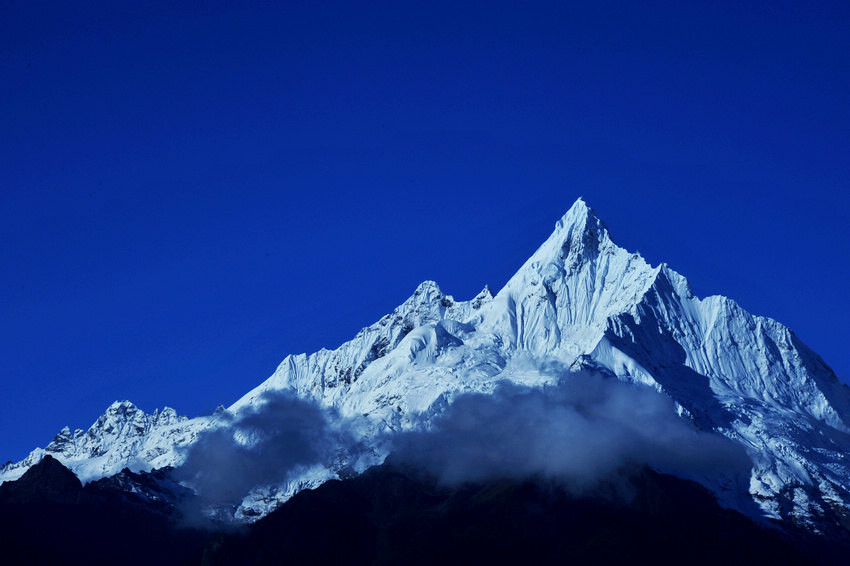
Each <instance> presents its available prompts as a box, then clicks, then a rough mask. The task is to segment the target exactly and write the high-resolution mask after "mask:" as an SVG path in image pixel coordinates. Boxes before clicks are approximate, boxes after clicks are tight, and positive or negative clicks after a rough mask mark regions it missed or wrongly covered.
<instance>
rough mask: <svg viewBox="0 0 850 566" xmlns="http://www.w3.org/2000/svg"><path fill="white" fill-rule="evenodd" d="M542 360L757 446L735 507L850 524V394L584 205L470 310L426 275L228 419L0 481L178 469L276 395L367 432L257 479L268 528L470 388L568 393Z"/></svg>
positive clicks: (171, 417) (140, 424)
mask: <svg viewBox="0 0 850 566" xmlns="http://www.w3.org/2000/svg"><path fill="white" fill-rule="evenodd" d="M544 362H556V363H557V364H560V365H561V366H563V367H566V368H571V369H572V370H580V369H582V368H593V369H594V370H597V371H605V372H607V373H609V374H611V375H612V376H616V378H617V379H619V380H622V381H625V382H630V383H634V384H638V385H641V386H645V387H649V388H651V389H653V390H655V391H657V392H658V393H659V394H661V395H664V396H667V397H669V398H670V399H671V400H672V402H673V406H674V407H675V412H676V413H677V414H678V415H679V417H680V418H681V419H683V420H684V421H686V422H688V423H691V424H692V426H693V427H695V428H696V429H698V430H701V431H709V432H712V433H716V434H720V435H722V436H724V437H726V438H728V439H730V440H731V441H733V442H735V443H737V444H738V445H740V446H741V447H743V448H744V449H745V450H746V453H747V455H748V456H749V458H750V459H751V460H752V468H751V471H750V474H749V479H748V482H747V483H746V485H744V486H743V487H741V486H737V485H730V484H729V482H728V479H726V478H716V477H715V478H711V477H704V478H698V479H699V480H700V481H702V483H704V484H706V485H707V486H708V487H710V488H712V489H713V490H714V491H715V493H716V494H717V495H718V497H719V499H720V500H721V501H723V502H725V503H726V504H728V505H730V506H733V507H734V506H737V507H739V508H740V507H741V505H736V503H735V498H736V497H739V496H745V497H746V498H747V499H748V501H749V502H750V503H752V504H754V506H755V508H756V509H757V513H758V514H759V515H760V516H762V517H767V518H774V519H781V520H787V521H791V522H793V523H794V524H795V525H798V526H801V527H803V528H806V529H808V530H810V531H813V532H819V533H823V534H829V533H830V532H833V531H834V530H835V529H843V528H844V527H842V526H841V525H842V524H846V521H847V520H848V519H850V515H848V503H850V491H848V487H847V486H850V465H848V464H849V463H848V459H847V456H848V454H850V428H848V427H850V388H848V387H847V386H846V385H843V384H842V383H841V382H840V381H839V380H838V378H837V376H836V375H835V373H834V372H833V371H832V370H831V369H830V368H829V366H828V365H827V364H826V363H825V362H824V361H823V360H822V359H821V358H820V357H819V356H818V355H817V354H816V353H815V352H813V351H812V350H811V349H809V348H808V347H807V346H805V345H804V344H803V343H802V342H801V341H800V340H799V338H797V337H796V335H795V334H794V333H793V332H792V331H791V330H789V329H788V328H787V327H785V326H783V325H782V324H780V323H778V322H776V321H774V320H772V319H769V318H765V317H760V316H755V315H752V314H750V313H748V312H746V311H745V310H744V309H742V308H741V307H740V306H739V305H737V304H736V303H735V302H734V301H733V300H731V299H728V298H726V297H721V296H711V297H706V298H702V299H701V298H699V297H696V296H695V295H694V293H693V292H692V291H691V288H690V286H689V284H688V281H687V280H686V279H685V277H683V276H682V275H680V274H678V273H677V272H676V271H674V270H673V269H671V268H670V267H669V266H667V265H666V264H661V265H658V266H655V267H653V266H651V265H649V264H648V263H647V262H646V261H645V260H644V259H643V258H642V257H641V256H640V255H639V254H637V253H631V252H628V251H626V250H624V249H623V248H620V247H619V246H617V245H616V244H615V243H614V241H613V240H612V238H611V236H610V233H609V230H608V228H607V227H606V226H605V224H604V223H603V222H602V221H601V220H600V219H599V218H598V216H597V215H596V213H595V212H594V211H593V210H592V209H591V208H590V207H589V206H588V205H587V204H586V203H585V202H584V201H583V200H582V199H579V200H578V201H576V203H575V204H574V205H573V206H572V207H571V208H570V210H569V211H568V212H567V213H566V214H565V215H564V216H563V217H562V218H561V219H560V220H559V221H558V222H557V223H556V225H555V229H554V231H553V232H552V234H551V236H550V237H549V238H548V239H547V240H546V241H545V242H544V243H543V244H542V245H541V246H540V248H539V249H538V250H537V251H536V252H535V253H534V254H533V255H532V256H531V257H530V258H529V259H528V260H527V261H526V262H525V264H524V265H522V267H520V269H519V270H518V271H517V272H516V274H514V276H513V277H511V278H510V280H509V281H508V282H507V284H506V285H505V286H504V287H503V288H502V289H501V290H500V291H499V292H498V293H496V294H495V295H493V293H492V292H491V290H490V289H489V288H488V287H485V288H484V289H483V290H482V291H481V292H480V293H479V294H478V295H476V296H475V297H474V298H472V299H470V300H468V301H458V300H456V299H455V298H454V297H452V296H451V295H447V294H445V293H443V291H442V290H441V289H440V287H439V286H438V285H437V283H435V282H433V281H426V282H424V283H422V284H421V285H419V287H418V288H417V289H416V290H415V292H414V293H413V295H412V296H411V297H410V298H409V299H408V300H406V301H405V302H404V303H403V304H401V305H400V306H399V307H397V308H396V309H395V310H394V311H393V312H391V313H390V314H388V315H386V316H384V317H383V318H381V319H380V320H379V321H377V322H376V323H374V324H372V325H370V326H367V327H365V328H363V329H362V330H361V331H360V332H359V333H358V334H357V335H356V336H355V337H354V338H353V339H352V340H351V341H349V342H346V343H344V344H342V345H341V346H340V347H338V348H337V349H335V350H326V349H323V350H320V351H318V352H315V353H312V354H298V355H290V356H287V357H286V358H285V359H284V360H283V361H282V362H281V364H280V365H279V366H278V368H277V369H276V370H275V372H274V373H273V374H272V376H271V377H269V378H268V379H267V380H266V381H264V382H262V383H261V384H259V385H258V386H257V387H256V388H255V389H253V390H252V391H249V392H248V393H247V394H245V395H244V396H243V397H242V398H241V399H239V400H237V401H236V402H235V403H233V404H232V405H231V406H230V407H228V408H227V409H220V410H218V411H217V412H216V413H215V414H213V415H206V416H201V417H196V418H192V419H189V418H186V417H179V416H177V414H176V412H175V411H173V410H172V409H167V408H166V409H164V410H163V411H162V412H155V413H154V414H153V415H146V414H144V413H143V412H142V411H140V410H139V409H138V408H136V407H135V406H133V405H132V404H131V403H129V402H126V401H124V402H116V403H115V404H113V405H112V406H110V407H109V408H108V409H107V411H106V413H105V414H104V415H103V416H101V417H100V418H99V419H98V420H97V421H96V422H95V423H94V424H93V425H92V427H91V428H90V429H89V430H88V431H86V432H83V431H81V430H78V431H75V432H73V433H72V432H71V431H70V430H68V429H64V430H63V431H61V432H60V433H59V434H58V435H57V436H56V438H55V439H54V440H53V441H52V442H51V443H50V444H48V445H47V446H46V447H45V448H37V449H35V450H34V451H33V452H32V453H31V454H30V455H29V456H28V457H27V458H25V459H24V460H22V461H21V462H17V463H10V464H7V465H5V466H4V467H2V468H0V482H2V481H9V480H13V479H16V478H17V477H19V476H20V475H21V474H23V473H24V471H25V470H26V469H28V467H29V466H32V465H33V464H35V463H37V462H38V461H39V460H40V459H41V458H42V457H43V456H44V455H45V454H48V453H49V454H51V455H53V456H54V457H56V458H57V459H58V460H60V461H61V462H62V463H63V464H65V465H66V466H68V467H69V468H70V469H72V470H73V471H74V472H75V473H77V475H78V476H79V477H80V478H81V479H83V480H84V481H86V480H92V479H97V478H100V477H104V476H108V475H112V474H115V473H118V472H119V471H120V470H121V469H123V468H125V467H129V468H131V469H133V470H150V469H154V468H161V467H165V466H174V467H179V466H180V465H181V464H182V463H183V462H184V460H185V458H186V454H187V452H188V451H189V449H190V448H191V446H193V445H194V444H195V443H196V442H197V441H198V438H200V437H201V436H202V435H204V434H205V433H207V432H209V431H212V430H221V429H225V430H230V429H231V428H232V429H233V434H234V435H236V436H238V435H239V434H240V432H239V430H238V427H237V426H236V424H235V423H238V422H239V419H240V415H247V414H251V413H252V412H256V411H259V410H261V409H262V407H263V405H264V404H265V403H266V402H267V399H268V398H269V395H271V394H274V393H275V392H282V391H285V392H289V393H291V394H292V395H295V396H296V397H297V398H299V399H304V400H307V401H310V402H312V403H316V404H318V405H319V406H321V407H324V408H326V409H327V410H328V411H329V414H333V415H334V418H337V419H344V420H345V422H346V423H349V424H351V426H353V427H354V430H355V433H356V435H357V436H358V438H359V439H361V441H362V443H363V444H364V445H365V446H367V447H368V450H366V451H365V452H364V453H361V454H359V455H358V456H357V459H356V460H353V459H351V458H348V459H346V457H345V456H343V457H341V458H336V459H335V460H334V461H328V462H322V463H318V464H317V465H315V466H312V467H307V468H303V469H301V470H299V472H298V473H297V474H294V475H292V476H291V477H289V478H287V480H286V481H285V482H282V483H279V484H277V485H260V486H256V488H255V489H253V490H252V491H251V492H250V493H248V494H246V496H245V498H244V499H243V501H242V502H241V503H240V505H239V507H238V509H236V510H235V511H234V514H233V516H234V517H235V518H236V519H238V520H253V519H255V518H257V517H260V516H263V515H265V514H267V513H268V512H270V511H271V510H273V509H274V508H275V507H276V506H278V505H279V504H280V503H281V502H283V501H285V500H287V499H288V498H289V497H291V496H292V495H293V494H294V493H296V492H297V491H300V490H302V489H305V488H309V487H314V486H316V485H319V484H321V483H322V482H324V481H326V480H328V479H331V478H335V477H339V476H341V475H343V474H344V473H350V472H351V471H352V470H353V471H354V472H359V471H362V470H363V469H365V468H366V467H368V466H369V465H371V464H374V463H380V462H381V461H382V459H383V458H384V457H385V456H386V455H387V450H388V448H387V446H386V444H385V443H384V440H385V439H386V438H389V437H392V435H393V434H397V433H402V432H405V431H412V430H422V429H427V428H428V426H429V423H430V422H431V421H432V420H433V419H434V418H435V417H436V416H437V415H439V414H440V413H441V412H442V411H443V410H444V408H445V407H446V406H448V405H450V404H451V403H452V402H453V401H454V400H455V399H457V398H458V396H461V395H465V394H470V393H475V394H488V393H492V392H493V391H495V390H496V389H497V387H499V385H500V384H501V383H505V382H510V383H514V384H519V385H522V386H526V387H532V388H535V387H546V386H549V385H552V384H553V383H554V380H555V379H556V378H555V377H554V376H553V375H552V374H551V373H549V372H546V371H541V370H540V368H541V367H542V365H543V363H544ZM243 440H244V439H243ZM741 491H743V493H736V492H741ZM751 514H752V513H751Z"/></svg>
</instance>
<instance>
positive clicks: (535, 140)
mask: <svg viewBox="0 0 850 566" xmlns="http://www.w3.org/2000/svg"><path fill="white" fill-rule="evenodd" d="M68 4H71V3H68V2H56V3H38V2H7V1H4V2H2V3H0V243H2V245H0V265H2V276H1V277H0V359H2V369H0V371H2V381H0V460H2V461H5V460H6V459H19V458H21V457H23V456H24V455H25V454H26V453H27V452H28V450H30V449H31V448H33V447H35V446H36V445H39V446H43V445H44V444H46V443H47V442H49V441H50V439H51V438H52V437H53V435H54V434H55V433H56V432H57V431H58V430H59V429H60V428H61V427H62V426H64V425H69V426H71V427H72V428H75V427H79V428H87V427H88V426H89V425H90V424H91V423H92V422H93V421H94V420H95V419H96V417H97V416H98V415H99V414H100V413H101V412H102V411H103V410H104V409H105V408H106V406H107V405H108V404H109V403H111V402H112V401H114V400H116V399H130V400H132V401H133V402H135V403H136V404H137V405H139V406H140V407H141V408H143V409H144V410H145V411H152V410H153V409H154V408H156V407H162V406H163V405H170V406H173V407H175V408H176V409H177V410H178V411H179V412H181V413H185V414H189V415H197V414H200V413H205V412H209V411H212V410H213V409H214V408H215V407H216V405H218V404H219V403H222V404H225V405H227V404H229V403H232V402H233V401H235V400H236V399H237V398H238V397H239V396H241V395H242V394H243V393H245V392H247V391H248V390H249V389H250V388H252V387H253V386H255V385H257V384H258V383H260V382H261V381H262V380H263V379H265V378H266V377H267V376H268V375H270V374H271V373H272V371H273V370H274V368H275V366H276V365H277V363H278V362H279V361H280V360H281V359H282V358H283V357H284V356H285V355H286V354H287V353H297V352H304V351H307V352H311V351H315V350H317V349H319V348H321V347H328V348H333V347H336V346H337V345H338V344H340V343H341V342H343V341H344V340H346V339H348V338H351V337H352V336H353V335H354V334H355V333H356V332H357V331H358V330H359V329H360V328H361V327H362V326H365V325H367V324H370V323H372V322H374V321H375V320H377V319H378V318H380V317H381V316H382V315H383V314H385V313H387V312H389V311H390V310H392V309H393V308H394V307H395V306H396V305H397V304H399V303H400V302H402V301H403V300H404V299H405V298H406V297H407V296H408V295H409V294H410V293H411V292H412V291H413V289H414V288H415V287H416V285H417V284H418V283H419V282H420V281H422V280H424V279H434V280H436V281H438V282H439V283H440V285H441V287H442V288H443V290H444V291H445V292H447V293H451V294H453V295H455V297H456V298H458V299H467V298H470V297H472V296H473V295H474V294H475V293H477V292H478V291H479V290H480V289H481V288H482V287H483V286H484V284H490V285H491V287H493V288H494V289H498V288H500V287H501V286H502V285H503V284H504V283H505V281H507V279H508V278H509V277H510V275H511V274H512V273H513V272H514V271H515V270H516V269H517V268H518V267H519V265H521V264H522V262H523V261H524V260H525V259H526V258H527V257H528V256H529V255H530V254H531V253H532V252H533V251H534V250H535V249H536V247H537V246H538V245H539V244H540V243H541V242H542V241H543V240H544V239H545V238H546V237H547V236H548V234H549V233H550V231H551V229H552V227H553V224H554V222H555V221H556V220H557V219H558V218H559V217H560V216H561V214H563V212H564V211H566V210H567V208H568V207H569V206H570V205H571V204H572V203H573V201H574V200H575V199H576V198H577V197H579V196H584V197H585V199H586V200H587V201H588V202H589V203H590V205H591V206H593V207H594V208H596V209H597V211H598V212H599V213H600V215H601V216H602V218H603V219H604V220H605V221H606V222H607V224H608V225H609V227H610V228H611V231H612V234H613V235H614V238H615V240H616V241H617V242H618V243H619V244H620V245H622V246H624V247H626V248H628V249H630V250H638V251H640V252H641V253H642V254H643V255H644V256H645V257H646V258H647V259H648V260H649V261H650V262H651V263H653V264H657V263H658V262H660V261H667V262H668V263H669V264H670V265H671V266H672V267H673V268H674V269H676V270H678V271H680V272H681V273H683V274H685V275H686V276H688V277H689V278H690V280H691V282H692V285H693V287H694V290H695V291H696V292H697V294H699V295H701V296H704V295H708V294H724V295H728V296H731V297H733V298H735V299H736V300H738V301H739V302H740V303H741V304H742V306H743V307H744V308H746V309H747V310H749V311H751V312H754V313H756V314H763V315H767V316H771V317H773V318H776V319H778V320H780V321H782V322H783V323H785V324H787V325H788V326H790V327H791V328H792V329H794V330H795V332H796V333H797V334H798V335H799V336H800V337H801V339H802V340H803V341H804V342H806V343H807V344H809V345H810V346H811V347H812V348H813V349H815V350H816V351H818V352H819V353H820V354H821V355H822V356H823V357H824V358H825V360H826V361H827V363H829V364H830V365H831V366H832V367H833V368H834V369H835V370H836V371H837V373H838V374H839V375H840V376H841V377H842V378H843V379H844V380H845V381H848V380H850V359H848V356H847V347H846V343H847V340H848V331H847V325H848V321H850V300H848V298H847V293H848V282H850V269H848V259H850V228H848V222H849V221H850V214H848V204H850V191H848V189H850V100H848V98H850V94H849V93H850V10H848V8H847V5H846V3H844V2H841V3H835V4H828V3H814V4H815V5H809V4H810V3H802V2H747V3H741V2H699V3H697V2H695V3H685V2H680V1H676V2H669V3H654V2H653V3H646V2H639V3H632V2H623V3H619V2H618V3H607V2H590V3H585V4H592V7H589V6H575V5H571V4H570V3H563V2H561V3H551V4H537V5H535V4H533V3H531V4H528V3H526V4H523V7H522V8H521V9H520V8H517V7H511V6H510V5H508V4H500V3H487V6H486V7H485V6H484V5H483V3H458V2H450V3H439V2H433V1H430V2H423V3H421V4H413V3H410V2H401V3H398V2H394V3H389V2H388V3H361V2H357V3H343V4H333V3H318V2H305V3H298V4H295V3H286V4H285V5H284V6H274V7H273V6H269V5H257V4H254V5H251V6H248V5H247V3H246V4H244V5H243V4H242V3H238V4H237V3H233V2H228V3H226V4H224V3H222V4H223V5H218V4H215V5H206V4H205V5H204V6H203V7H198V6H182V5H181V6H179V7H175V6H173V3H161V4H158V5H153V4H148V3H129V2H103V3H102V5H97V3H87V7H86V8H79V7H69V6H68ZM352 4H354V5H356V7H352ZM365 4H368V6H366V7H364V5H365ZM564 4H566V5H564ZM635 4H637V6H636V5H635ZM742 4H746V6H742ZM804 4H805V5H804ZM117 5H120V7H119V6H117Z"/></svg>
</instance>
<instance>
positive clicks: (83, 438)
mask: <svg viewBox="0 0 850 566" xmlns="http://www.w3.org/2000/svg"><path fill="white" fill-rule="evenodd" d="M214 420H215V418H214V417H197V418H194V419H190V418H188V417H185V416H179V415H178V414H177V412H176V411H175V410H174V409H172V408H170V407H165V408H164V409H163V410H162V411H161V412H160V411H159V410H155V411H154V412H153V413H152V414H150V415H148V414H145V413H144V411H142V410H141V409H139V408H138V407H136V406H135V405H134V404H133V403H131V402H129V401H115V402H114V403H113V404H112V405H110V406H109V407H108V408H107V409H106V411H105V412H104V413H103V415H101V416H100V417H98V419H97V420H96V421H95V422H94V423H93V424H92V425H91V427H89V429H88V430H87V431H85V432H84V431H82V430H81V429H77V430H75V431H73V432H71V430H70V428H68V427H65V428H63V429H62V430H61V431H59V434H57V435H56V437H55V438H54V439H53V440H52V441H51V442H50V443H49V444H48V445H47V446H45V447H44V448H36V449H35V450H33V451H32V452H30V454H29V455H28V456H27V457H26V458H24V459H23V460H21V461H20V462H17V463H13V464H6V465H5V466H3V467H2V468H0V483H2V482H5V481H12V480H15V479H18V478H19V477H20V476H22V475H23V474H24V472H26V470H28V469H29V468H30V466H33V465H35V464H37V463H38V462H40V461H41V459H42V458H43V457H44V456H45V455H46V454H50V455H51V456H53V457H54V458H56V459H57V460H59V461H60V462H62V464H63V465H64V466H66V467H67V468H69V469H70V470H71V471H73V472H74V473H75V474H76V475H77V477H79V478H80V480H81V481H83V482H87V481H90V480H94V479H99V478H102V477H105V476H111V475H114V474H117V473H118V472H120V471H121V470H122V469H124V468H128V467H129V468H131V469H132V470H133V471H140V470H144V471H150V470H151V469H155V468H162V467H166V466H175V465H179V464H180V463H181V462H182V457H183V454H182V453H181V451H180V448H181V447H185V446H188V445H189V444H191V443H192V442H193V441H194V440H195V438H197V435H198V434H199V433H200V432H201V431H202V430H204V429H206V428H207V427H208V426H210V424H211V423H212V422H213V421H214Z"/></svg>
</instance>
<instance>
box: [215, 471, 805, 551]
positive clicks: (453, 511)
mask: <svg viewBox="0 0 850 566" xmlns="http://www.w3.org/2000/svg"><path fill="white" fill-rule="evenodd" d="M808 550H811V549H806V550H803V551H802V552H801V550H799V549H798V548H795V546H794V545H793V544H792V542H791V541H790V539H789V538H787V536H785V535H782V534H781V533H780V531H778V530H775V529H766V528H762V527H759V526H757V525H756V524H754V523H752V522H751V521H750V520H749V519H747V518H745V517H744V516H743V515H740V514H738V513H737V512H734V511H730V510H725V509H722V508H721V507H720V506H719V505H718V504H717V502H716V501H715V499H714V497H713V496H712V495H711V494H710V492H708V491H707V490H706V489H704V488H703V487H702V486H700V485H698V484H695V483H692V482H689V481H685V480H681V479H678V478H675V477H672V476H667V475H661V474H657V473H655V472H652V471H650V470H647V469H642V470H640V471H638V472H636V473H634V474H631V475H628V476H623V477H620V478H617V479H612V480H609V481H607V482H605V483H603V484H600V485H599V487H598V489H597V490H595V491H594V492H593V494H586V495H583V496H576V495H571V494H570V493H569V492H568V491H566V490H565V489H564V488H563V486H561V485H559V484H557V483H554V482H552V481H545V480H527V481H515V480H504V481H490V482H486V483H482V484H474V485H473V484H469V485H464V486H460V487H453V488H449V487H444V486H440V485H439V484H438V483H437V482H436V481H435V480H434V479H432V478H430V477H428V476H426V475H423V474H421V473H419V472H416V471H413V470H411V469H409V468H402V467H396V466H392V465H383V466H379V467H376V468H372V469H371V470H369V471H367V472H366V473H364V474H363V475H361V476H359V477H356V478H352V479H349V480H345V481H330V482H327V483H325V484H323V485H322V486H320V487H319V488H317V489H315V490H312V491H304V492H301V493H299V494H297V495H295V496H294V497H293V498H292V499H291V500H290V501H289V502H287V503H286V504H285V505H283V506H282V507H281V508H280V509H278V510H277V511H275V512H273V513H271V514H270V515H268V516H267V517H265V518H263V519H261V520H260V521H258V522H257V523H255V524H253V525H251V527H250V528H248V529H247V530H246V531H245V532H242V533H240V534H229V535H220V536H217V537H215V538H214V540H213V541H212V542H211V543H210V545H209V546H208V547H207V549H206V551H205V555H204V564H209V565H219V564H237V563H238V564H282V563H286V564H387V565H389V564H463V563H468V564H622V563H626V562H627V561H628V562H630V563H631V562H636V563H654V564H682V563H693V562H694V561H695V560H697V559H698V562H699V563H703V564H711V563H716V564H732V563H735V564H774V565H775V564H814V563H817V562H816V560H815V559H812V558H809V557H807V556H806V555H804V554H803V552H806V554H808V555H810V553H809V552H808ZM650 561H651V562H650Z"/></svg>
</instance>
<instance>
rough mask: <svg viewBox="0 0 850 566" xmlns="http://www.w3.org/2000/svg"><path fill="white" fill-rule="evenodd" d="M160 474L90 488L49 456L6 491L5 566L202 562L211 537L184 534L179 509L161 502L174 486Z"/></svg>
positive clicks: (0, 524) (1, 496)
mask: <svg viewBox="0 0 850 566" xmlns="http://www.w3.org/2000/svg"><path fill="white" fill-rule="evenodd" d="M157 474H158V473H157V472H154V473H153V474H134V473H132V472H129V471H127V470H125V471H124V472H121V473H120V474H117V475H115V476H113V477H112V478H107V479H104V480H100V481H97V482H91V483H89V484H87V485H86V486H85V487H83V485H82V484H81V483H80V480H79V479H77V477H76V476H75V475H74V473H73V472H71V471H70V470H68V469H67V468H65V467H64V466H63V465H62V464H61V463H59V461H58V460H56V459H54V458H53V457H51V456H50V455H47V456H45V457H44V459H43V460H42V461H41V462H39V463H38V464H36V465H35V466H33V467H32V468H30V469H29V470H27V472H26V473H25V474H24V475H23V476H21V478H20V479H19V480H17V481H13V482H6V483H4V484H3V485H0V563H3V564H93V565H94V564H191V563H193V562H195V561H196V557H197V556H198V553H199V551H200V549H201V548H203V546H204V544H206V541H207V540H208V538H209V533H207V532H203V531H197V530H192V529H184V528H180V527H179V524H178V523H177V522H176V520H175V519H176V517H175V510H174V507H173V505H171V504H170V503H168V502H166V501H165V500H164V499H162V498H159V497H157V495H156V493H157V492H161V491H162V489H163V487H162V486H169V485H170V484H169V483H167V482H165V481H162V480H163V478H161V477H159V478H158V477H157ZM159 474H160V475H161V474H162V472H160V473H159ZM131 484H132V485H131ZM120 485H123V487H120ZM162 495H166V494H162ZM175 495H178V494H173V493H172V494H170V496H172V497H173V496H175Z"/></svg>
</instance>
